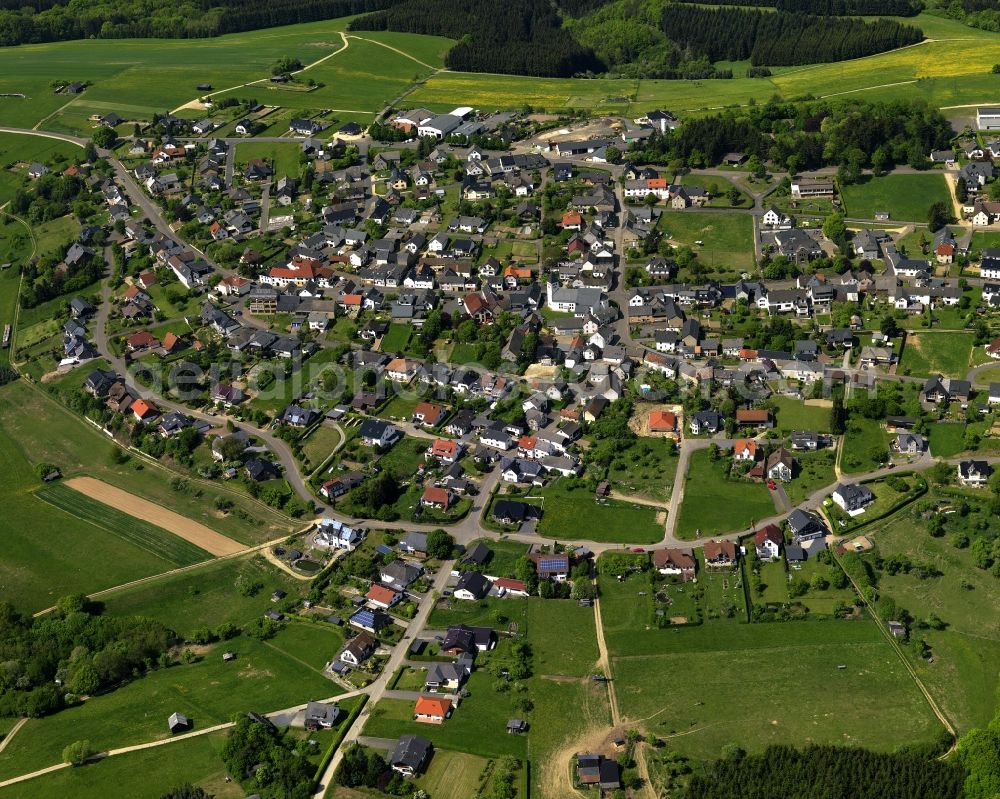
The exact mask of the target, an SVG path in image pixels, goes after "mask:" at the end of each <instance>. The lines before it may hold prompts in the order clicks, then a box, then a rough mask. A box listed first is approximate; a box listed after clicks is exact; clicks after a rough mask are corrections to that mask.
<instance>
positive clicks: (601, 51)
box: [350, 0, 923, 79]
mask: <svg viewBox="0 0 1000 799" xmlns="http://www.w3.org/2000/svg"><path fill="white" fill-rule="evenodd" d="M776 1H779V2H782V3H785V2H790V0H776ZM889 3H890V5H891V7H892V9H893V10H898V11H900V12H901V13H902V12H906V13H912V8H911V6H910V4H909V3H908V2H907V0H889ZM869 4H870V0H807V6H808V7H809V8H810V10H811V9H813V8H815V9H816V10H817V11H818V12H823V13H826V9H827V8H829V9H830V11H831V13H835V14H842V13H847V12H849V11H851V12H852V13H853V9H863V10H869ZM897 6H898V9H897ZM560 8H561V9H562V10H563V11H565V12H566V13H567V15H568V17H567V19H566V20H565V21H564V20H563V19H562V18H561V17H560V15H559V12H558V11H557V9H556V8H555V7H554V6H552V5H551V4H550V3H548V2H545V1H544V0H512V2H509V3H505V4H503V5H500V6H497V5H496V4H495V3H491V2H489V0H472V2H469V3H463V2H459V0H408V2H403V3H398V4H396V5H393V6H391V7H390V8H387V9H385V10H383V11H378V12H375V13H373V14H368V15H365V16H363V17H361V18H360V19H357V20H354V21H353V22H352V23H351V26H350V27H351V29H352V30H393V31H405V32H408V33H423V34H433V35H437V36H448V37H450V38H452V39H459V40H460V41H459V43H458V44H457V45H455V47H453V48H452V50H451V51H450V52H449V53H448V55H447V57H446V64H447V66H448V67H449V68H450V69H455V70H463V71H469V72H498V73H503V74H514V75H545V76H554V77H570V76H573V75H581V74H584V75H590V74H596V73H602V72H606V71H610V72H611V73H612V74H614V75H617V76H620V77H632V78H635V77H658V78H668V79H671V78H687V79H701V78H726V77H732V73H731V72H728V71H726V72H719V71H717V70H716V69H715V67H714V66H713V65H712V62H714V61H744V60H748V59H749V60H750V61H751V62H752V64H753V65H755V66H766V65H786V64H806V63H818V62H823V61H841V60H844V59H849V58H859V57H861V56H866V55H872V54H874V53H880V52H884V51H886V50H892V49H895V48H897V47H903V46H905V45H908V44H914V43H916V42H919V41H920V40H921V39H922V38H923V34H922V32H921V31H920V30H919V29H917V28H914V27H912V26H909V25H902V24H900V23H899V22H896V21H894V20H887V19H879V20H875V21H872V22H867V21H864V20H860V19H853V18H845V17H841V16H815V15H810V14H803V13H800V11H799V10H796V12H795V13H792V12H790V11H784V10H780V9H779V10H775V11H761V10H756V9H753V10H749V9H740V8H723V9H707V8H702V7H700V6H699V7H695V6H692V5H685V4H683V3H668V4H665V5H664V4H663V3H661V2H658V1H654V2H650V1H649V0H616V1H615V2H611V3H607V2H601V0H567V1H566V2H563V3H562V4H560Z"/></svg>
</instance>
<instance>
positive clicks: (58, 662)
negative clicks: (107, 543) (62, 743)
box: [0, 596, 174, 717]
mask: <svg viewBox="0 0 1000 799" xmlns="http://www.w3.org/2000/svg"><path fill="white" fill-rule="evenodd" d="M173 638H174V634H173V633H172V632H171V631H170V630H168V629H167V628H166V627H164V626H163V625H162V624H160V623H159V622H158V621H153V620H152V619H146V618H141V617H122V618H112V617H108V616H100V615H96V614H95V613H94V612H93V609H92V608H91V607H90V606H89V605H88V603H87V601H86V598H85V597H82V596H71V597H65V598H63V599H61V600H59V604H58V608H57V610H56V612H54V613H50V614H48V615H46V616H42V617H39V618H37V619H35V618H32V617H31V616H27V615H22V614H20V613H18V612H17V611H16V610H15V609H14V608H13V607H12V606H11V605H10V604H9V603H6V602H2V603H0V664H2V668H0V716H33V717H38V716H44V715H47V714H49V713H54V712H56V711H57V710H59V709H60V708H61V707H63V705H64V704H65V703H66V702H67V701H71V700H72V698H73V696H74V695H75V696H84V695H91V694H95V693H97V692H98V691H101V690H107V689H110V688H114V687H117V686H118V685H120V684H121V683H123V682H127V681H128V680H131V679H132V678H133V677H136V676H138V675H141V674H142V673H143V672H145V671H146V670H147V669H150V668H152V667H153V664H154V663H157V662H162V658H163V657H165V653H166V651H167V647H168V646H169V644H170V643H171V641H172V640H173Z"/></svg>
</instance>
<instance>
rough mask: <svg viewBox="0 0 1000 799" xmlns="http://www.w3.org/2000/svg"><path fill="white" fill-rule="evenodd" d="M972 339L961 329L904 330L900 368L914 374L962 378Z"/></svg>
mask: <svg viewBox="0 0 1000 799" xmlns="http://www.w3.org/2000/svg"><path fill="white" fill-rule="evenodd" d="M972 341H973V336H972V333H964V332H961V331H943V332H940V333H932V332H929V333H908V334H907V336H906V344H905V346H904V347H903V358H902V361H901V362H900V364H899V366H900V369H901V370H902V371H903V373H904V374H910V375H915V376H916V377H930V376H931V375H936V374H941V375H943V376H944V377H957V378H962V379H964V378H965V375H966V374H967V373H968V371H969V358H970V357H971V355H972Z"/></svg>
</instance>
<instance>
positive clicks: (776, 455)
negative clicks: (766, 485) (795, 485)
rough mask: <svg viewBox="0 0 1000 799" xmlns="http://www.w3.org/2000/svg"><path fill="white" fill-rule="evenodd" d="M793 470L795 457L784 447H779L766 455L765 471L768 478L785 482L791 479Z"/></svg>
mask: <svg viewBox="0 0 1000 799" xmlns="http://www.w3.org/2000/svg"><path fill="white" fill-rule="evenodd" d="M794 470H795V458H794V457H792V453H790V452H789V451H788V450H787V449H785V448H784V447H780V448H778V449H776V450H774V452H772V453H771V454H770V455H768V456H767V461H766V465H765V471H766V474H767V476H768V478H769V479H771V480H780V481H781V482H783V483H787V482H788V481H790V480H791V479H792V473H793V471H794Z"/></svg>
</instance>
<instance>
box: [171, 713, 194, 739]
mask: <svg viewBox="0 0 1000 799" xmlns="http://www.w3.org/2000/svg"><path fill="white" fill-rule="evenodd" d="M167 727H168V728H169V729H170V732H172V733H175V734H176V733H178V732H185V731H186V730H190V729H191V720H190V719H189V718H188V717H187V716H185V715H184V714H183V713H171V714H170V718H168V719H167Z"/></svg>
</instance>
